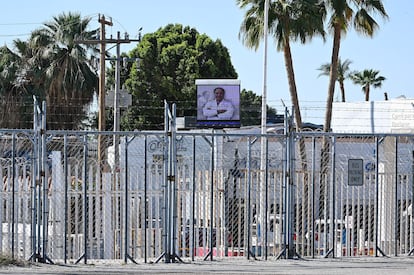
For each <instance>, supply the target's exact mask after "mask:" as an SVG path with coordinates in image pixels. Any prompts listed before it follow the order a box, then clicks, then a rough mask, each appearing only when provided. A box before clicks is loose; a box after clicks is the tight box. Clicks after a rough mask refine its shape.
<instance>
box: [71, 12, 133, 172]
mask: <svg viewBox="0 0 414 275" xmlns="http://www.w3.org/2000/svg"><path fill="white" fill-rule="evenodd" d="M98 22H99V23H100V24H101V29H100V36H99V39H94V40H79V41H75V42H76V43H79V44H100V71H99V99H98V102H99V110H98V112H99V113H98V131H99V132H102V131H105V125H106V123H105V61H106V58H105V55H106V44H117V45H118V48H119V44H122V43H131V42H139V41H140V39H129V36H128V35H127V34H125V38H124V39H121V38H120V36H119V35H118V37H117V38H116V39H113V38H112V37H111V38H109V39H106V37H105V26H106V25H108V26H112V25H113V24H112V20H111V21H107V20H106V19H105V16H104V15H102V16H101V15H99V19H98ZM104 141H105V136H103V135H99V136H98V161H99V164H100V165H101V170H104V168H105V167H106V165H104V164H105V163H106V154H105V150H106V146H105V142H104Z"/></svg>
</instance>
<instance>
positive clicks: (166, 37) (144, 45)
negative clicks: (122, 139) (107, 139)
mask: <svg viewBox="0 0 414 275" xmlns="http://www.w3.org/2000/svg"><path fill="white" fill-rule="evenodd" d="M129 57H130V58H139V60H140V62H139V65H138V64H134V65H133V66H132V68H131V72H130V75H129V78H128V79H127V80H126V82H125V84H126V87H127V89H128V90H129V91H131V93H132V95H133V104H132V106H131V107H130V108H128V110H127V112H126V114H125V115H124V116H123V117H122V119H121V129H125V130H134V129H139V130H143V129H162V127H163V121H164V112H163V110H164V100H166V101H167V102H169V103H176V106H177V116H193V115H195V114H196V88H195V80H196V79H208V78H214V79H234V78H237V73H236V71H235V69H234V67H233V65H232V63H231V60H230V55H229V52H228V50H227V48H226V47H224V46H223V44H222V43H221V41H220V40H216V41H213V40H212V39H211V38H209V37H208V36H207V35H205V34H200V33H198V32H197V30H195V29H194V28H191V27H188V26H187V27H183V26H182V25H180V24H169V25H167V26H165V27H163V28H160V29H158V30H157V31H156V32H154V33H148V34H145V35H144V36H143V38H142V41H141V42H140V43H139V44H138V45H137V47H136V48H135V49H133V50H132V51H131V52H130V53H129Z"/></svg>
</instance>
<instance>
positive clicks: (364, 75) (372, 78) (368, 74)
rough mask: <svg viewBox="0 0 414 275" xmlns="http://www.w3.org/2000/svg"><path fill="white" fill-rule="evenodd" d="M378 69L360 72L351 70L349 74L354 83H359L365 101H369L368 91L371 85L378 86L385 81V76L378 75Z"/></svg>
mask: <svg viewBox="0 0 414 275" xmlns="http://www.w3.org/2000/svg"><path fill="white" fill-rule="evenodd" d="M378 74H379V71H376V70H372V69H367V70H363V71H362V72H353V73H351V74H350V78H351V80H352V81H353V82H354V84H357V85H360V86H361V87H362V91H363V92H364V94H365V101H369V93H370V88H371V86H372V87H374V88H380V87H381V86H382V83H383V82H384V81H385V77H383V76H380V75H378Z"/></svg>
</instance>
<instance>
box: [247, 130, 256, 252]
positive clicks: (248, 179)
mask: <svg viewBox="0 0 414 275" xmlns="http://www.w3.org/2000/svg"><path fill="white" fill-rule="evenodd" d="M251 151H252V148H251V137H249V139H248V141H247V259H248V260H250V253H251V252H250V249H251V229H250V228H251V217H250V216H251V184H252V182H251V172H252V171H251V153H252V152H251ZM256 232H257V224H256ZM256 247H257V241H256Z"/></svg>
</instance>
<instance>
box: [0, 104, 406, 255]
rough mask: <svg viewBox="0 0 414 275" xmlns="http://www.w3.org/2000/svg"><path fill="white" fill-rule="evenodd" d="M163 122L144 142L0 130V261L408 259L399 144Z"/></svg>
mask: <svg viewBox="0 0 414 275" xmlns="http://www.w3.org/2000/svg"><path fill="white" fill-rule="evenodd" d="M171 117H174V111H173V113H172V114H169V113H167V112H166V123H165V124H166V125H167V126H166V128H165V130H164V131H157V132H93V131H83V132H76V131H49V130H45V127H44V126H45V125H44V122H42V124H39V125H37V126H38V127H35V128H34V129H33V130H5V129H3V130H0V154H1V155H0V175H1V177H2V178H3V189H2V191H1V192H0V202H1V206H2V210H1V211H0V219H1V221H2V226H1V227H0V253H3V254H10V255H12V256H13V257H18V258H24V259H32V260H38V261H49V262H52V263H53V262H67V261H70V262H74V263H78V262H81V261H83V262H84V263H86V262H87V261H88V260H119V261H124V262H128V261H130V262H134V263H137V262H158V261H161V260H162V261H164V262H176V261H182V260H183V259H187V260H192V261H195V260H212V259H213V257H247V258H252V259H259V258H261V259H268V258H273V259H277V258H294V257H357V256H358V257H360V256H381V255H387V256H398V255H401V254H408V255H411V254H412V252H413V248H414V238H413V237H414V236H413V234H414V230H413V226H412V225H413V219H412V218H413V209H412V201H413V172H414V136H413V135H403V134H389V135H385V134H382V135H380V134H377V135H364V134H333V133H321V132H300V133H297V132H294V131H291V130H290V129H291V127H289V125H282V126H280V127H279V129H277V130H275V131H274V132H270V131H269V132H268V133H267V134H266V135H264V136H262V135H261V134H260V133H258V132H259V131H260V129H255V128H251V129H240V130H238V131H231V132H225V131H223V130H198V131H177V130H176V128H175V124H174V119H168V118H171ZM100 141H103V142H104V148H106V150H105V151H104V152H98V148H99V146H98V143H99V142H100ZM261 142H264V143H265V144H266V146H265V147H264V148H266V152H265V154H262V153H261V148H262V146H261ZM114 143H115V144H117V146H114ZM263 158H265V163H266V165H265V166H263V165H261V161H263Z"/></svg>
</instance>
